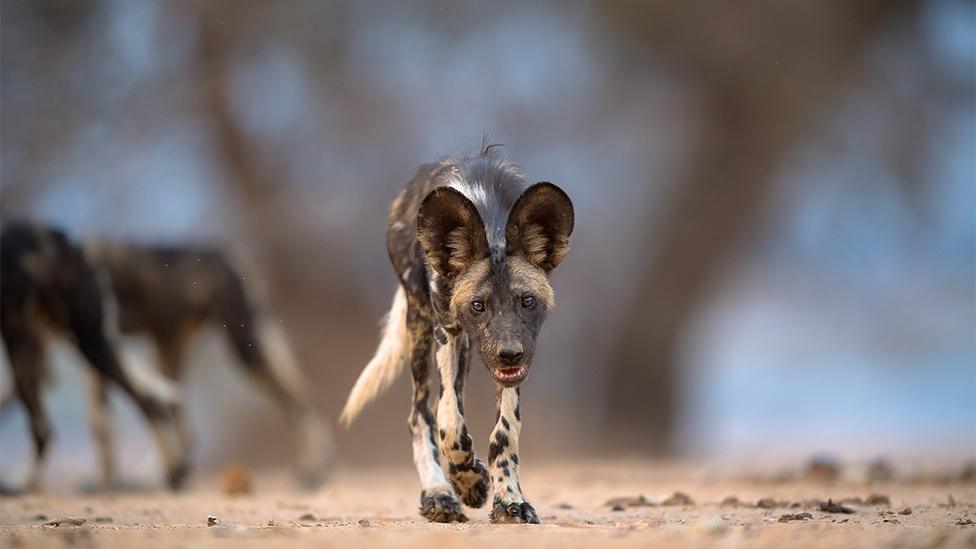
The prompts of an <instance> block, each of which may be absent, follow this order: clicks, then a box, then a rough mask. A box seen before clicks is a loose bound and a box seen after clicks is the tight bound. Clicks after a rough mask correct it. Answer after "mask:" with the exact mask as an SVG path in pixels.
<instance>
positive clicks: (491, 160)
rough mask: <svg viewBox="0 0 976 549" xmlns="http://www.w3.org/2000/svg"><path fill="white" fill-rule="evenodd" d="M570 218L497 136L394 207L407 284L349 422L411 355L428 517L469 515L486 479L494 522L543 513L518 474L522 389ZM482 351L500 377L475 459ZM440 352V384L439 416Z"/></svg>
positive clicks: (416, 442)
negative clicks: (435, 375) (481, 451)
mask: <svg viewBox="0 0 976 549" xmlns="http://www.w3.org/2000/svg"><path fill="white" fill-rule="evenodd" d="M573 221H574V218H573V205H572V202H571V201H570V199H569V197H568V196H566V193H564V192H563V191H562V190H561V189H559V187H557V186H555V185H553V184H552V183H536V184H535V185H531V186H529V185H528V184H526V182H525V179H524V178H523V176H522V173H521V171H520V170H519V168H518V167H516V166H515V165H514V164H512V163H511V162H509V161H508V160H507V159H505V158H504V157H502V156H501V155H500V154H498V153H497V152H495V151H493V150H492V147H491V146H484V147H482V149H481V151H480V152H479V153H478V154H474V155H470V156H459V157H448V158H445V159H443V160H441V161H439V162H437V163H434V164H427V165H424V166H421V168H420V169H419V171H418V172H417V175H416V176H415V177H414V178H413V180H411V181H410V182H409V183H407V186H406V188H405V189H404V190H403V191H402V192H401V193H400V195H399V196H398V197H397V198H396V200H395V201H394V203H393V207H392V210H391V212H390V218H389V223H388V226H387V233H386V236H387V249H388V251H389V255H390V261H391V263H392V264H393V268H394V270H395V271H396V274H397V277H398V279H399V287H398V289H397V292H396V295H395V297H394V299H393V306H392V307H391V309H390V312H389V316H388V318H387V320H386V327H385V329H384V332H383V338H382V341H381V342H380V345H379V348H378V350H377V352H376V355H375V356H374V357H373V359H372V360H371V361H370V362H369V364H367V366H366V368H365V369H364V370H363V372H362V374H360V376H359V379H358V380H357V381H356V384H355V386H354V387H353V389H352V392H351V394H350V395H349V399H348V401H347V403H346V406H345V409H344V410H343V413H342V420H343V422H345V423H346V425H348V424H349V423H350V422H351V421H352V420H353V419H354V418H355V417H356V415H357V414H358V413H359V412H360V411H361V410H362V408H363V406H365V405H366V403H368V402H369V401H370V400H372V399H373V398H375V397H376V396H377V395H378V394H379V393H380V392H381V391H382V390H383V389H384V388H386V387H387V386H388V385H389V384H390V383H391V382H392V381H393V379H394V378H395V377H396V374H397V372H398V371H399V370H400V369H401V368H402V367H403V366H404V365H405V364H407V363H409V365H410V369H411V372H412V374H413V406H412V408H411V410H410V415H409V418H408V425H409V427H410V431H411V433H412V435H413V459H414V464H415V465H416V467H417V471H418V473H419V474H420V483H421V486H422V491H421V493H420V513H421V515H423V516H424V517H427V518H428V519H430V520H433V521H436V522H463V521H466V520H467V517H465V515H464V513H463V512H462V509H461V505H460V502H459V500H458V498H459V497H460V501H463V502H464V503H465V504H466V505H468V506H469V507H481V506H482V505H484V503H485V501H486V500H487V497H488V489H489V485H490V486H491V490H492V492H493V493H494V505H493V508H492V511H491V515H490V517H491V520H492V522H524V523H534V524H537V523H538V522H539V517H538V516H537V515H536V512H535V510H534V509H533V508H532V505H530V504H529V503H528V502H527V501H526V500H525V497H524V496H523V494H522V488H521V486H519V480H518V472H519V456H518V442H519V433H520V431H521V425H522V417H521V415H520V410H519V398H520V395H519V385H520V384H521V383H522V382H523V381H524V380H525V379H526V377H527V376H528V374H529V367H530V365H531V364H532V358H533V355H534V354H535V344H536V336H537V335H538V333H539V329H540V328H541V327H542V323H543V321H544V320H545V318H546V314H547V313H548V311H549V310H550V309H552V307H553V291H552V287H551V286H550V285H549V275H550V274H551V273H552V271H553V269H555V268H556V266H558V265H559V263H560V262H561V261H562V260H563V258H564V257H565V256H566V253H567V251H568V250H569V237H570V234H571V233H572V231H573ZM472 347H474V348H476V349H477V350H478V352H479V354H480V355H481V358H482V361H483V362H484V364H485V366H486V367H487V369H488V373H489V374H490V375H491V377H492V378H493V380H494V381H495V384H496V399H495V400H496V406H497V413H498V417H497V421H496V424H495V428H494V430H493V431H492V433H491V438H490V446H489V449H488V462H487V464H486V463H485V462H484V461H482V460H481V459H480V458H479V457H477V456H476V455H475V453H474V450H473V449H472V441H471V436H470V435H469V434H468V428H467V426H466V425H465V423H464V399H463V393H464V380H465V377H466V375H467V372H468V368H469V365H470V361H471V348H472ZM432 357H433V359H434V360H433V362H436V364H437V369H438V371H439V373H440V387H441V395H440V399H439V401H438V403H437V408H436V410H437V416H436V422H435V419H434V413H433V410H432V408H431V394H430V393H431V381H432V378H431V374H430V364H431V362H432ZM442 467H443V468H442ZM445 469H446V472H447V474H446V475H445Z"/></svg>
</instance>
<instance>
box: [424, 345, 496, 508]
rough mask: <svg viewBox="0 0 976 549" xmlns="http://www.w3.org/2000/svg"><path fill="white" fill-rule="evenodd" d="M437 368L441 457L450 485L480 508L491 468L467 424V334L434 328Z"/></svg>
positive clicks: (465, 500)
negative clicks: (478, 452)
mask: <svg viewBox="0 0 976 549" xmlns="http://www.w3.org/2000/svg"><path fill="white" fill-rule="evenodd" d="M435 330H436V332H435V338H436V339H437V344H438V348H437V368H438V370H439V371H440V376H441V398H440V401H439V402H438V404H437V427H438V434H439V440H440V450H441V456H442V457H443V458H444V460H445V462H446V464H447V471H448V475H449V477H450V480H451V485H453V486H454V489H455V490H456V491H457V493H458V495H460V496H461V500H462V501H463V502H464V504H465V505H467V506H469V507H481V506H482V505H484V504H485V500H486V499H488V470H487V468H486V467H485V462H484V461H482V460H481V459H479V458H478V457H477V456H476V455H475V453H474V448H472V441H471V435H470V434H468V427H467V425H465V423H464V380H465V377H466V376H467V373H468V365H469V364H470V360H471V345H470V343H469V341H468V337H467V336H466V335H464V334H457V335H450V334H448V333H447V332H446V331H444V329H443V328H441V327H437V328H435Z"/></svg>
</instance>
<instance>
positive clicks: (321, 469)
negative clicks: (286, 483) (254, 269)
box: [230, 318, 335, 488]
mask: <svg viewBox="0 0 976 549" xmlns="http://www.w3.org/2000/svg"><path fill="white" fill-rule="evenodd" d="M250 322H251V325H248V324H247V323H244V324H243V325H241V324H240V323H239V324H237V325H235V326H233V328H231V329H230V336H231V337H230V339H231V343H232V344H233V346H234V349H235V350H236V352H237V355H238V357H239V359H240V361H241V364H242V365H243V366H244V367H245V368H246V369H247V372H248V374H250V376H251V379H253V380H254V381H255V382H256V383H257V384H258V385H260V386H261V387H262V388H263V389H264V390H265V391H266V392H267V393H268V394H269V395H270V396H271V398H273V399H274V401H275V402H276V403H277V404H278V405H279V406H280V407H281V409H282V410H284V412H285V414H286V416H287V417H288V423H289V427H291V429H292V430H293V431H294V433H295V436H296V438H297V439H298V440H297V442H298V463H299V470H300V474H301V480H302V483H303V484H304V485H305V486H306V487H308V488H317V487H319V486H321V485H322V484H323V483H324V482H325V480H326V479H327V478H328V473H329V469H330V468H331V466H332V460H333V458H334V454H335V449H334V448H333V445H332V433H331V431H330V430H329V427H328V425H326V424H324V423H322V421H321V418H320V417H319V415H318V413H317V412H316V411H315V407H314V406H313V405H312V399H311V397H310V396H309V384H308V381H307V380H306V379H305V376H304V375H302V372H301V370H299V368H298V366H297V365H296V364H295V360H294V358H293V357H292V353H291V348H290V347H289V346H288V342H287V341H286V340H285V337H284V333H283V332H282V330H281V329H280V328H279V327H278V326H277V325H275V324H274V323H272V322H269V321H267V320H266V319H262V320H256V319H253V318H252V319H251V321H250ZM255 324H257V325H255Z"/></svg>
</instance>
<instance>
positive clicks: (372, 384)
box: [339, 286, 407, 427]
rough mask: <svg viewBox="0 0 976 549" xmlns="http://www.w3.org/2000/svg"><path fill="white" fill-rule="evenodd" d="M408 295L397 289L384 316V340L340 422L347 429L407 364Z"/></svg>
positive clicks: (343, 412)
mask: <svg viewBox="0 0 976 549" xmlns="http://www.w3.org/2000/svg"><path fill="white" fill-rule="evenodd" d="M406 344H407V294H406V292H404V290H403V286H399V287H398V288H397V292H396V295H395V296H393V305H392V306H391V307H390V312H389V313H388V314H387V316H386V324H385V325H384V327H383V339H381V340H380V344H379V347H377V349H376V354H375V355H373V358H372V360H370V361H369V364H367V365H366V368H364V369H363V372H362V373H361V374H359V379H357V380H356V384H355V385H354V386H353V388H352V391H351V392H350V393H349V398H348V399H347V400H346V406H345V407H344V408H343V409H342V415H341V416H339V421H340V422H342V424H343V425H345V426H346V427H348V426H349V425H350V424H351V423H352V422H353V420H354V419H356V416H358V415H359V412H361V411H362V410H363V408H364V407H365V406H366V405H367V404H369V403H370V402H371V401H372V400H373V399H374V398H376V397H377V396H379V395H380V393H382V392H383V391H384V390H386V388H387V387H389V386H390V385H391V384H392V383H393V381H394V380H395V379H396V377H397V374H399V373H400V370H401V369H403V365H404V364H406V361H407V360H406V359H407V357H406V352H407V347H406Z"/></svg>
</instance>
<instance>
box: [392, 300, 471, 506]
mask: <svg viewBox="0 0 976 549" xmlns="http://www.w3.org/2000/svg"><path fill="white" fill-rule="evenodd" d="M415 303H416V302H414V301H411V302H410V304H409V305H408V306H407V338H408V340H409V344H408V351H407V352H408V356H409V357H410V371H411V374H412V375H413V406H412V407H411V408H410V416H409V418H408V420H407V422H408V425H409V426H410V433H411V434H412V435H413V463H414V465H415V466H416V467H417V473H418V474H419V475H420V485H421V487H422V490H421V492H420V514H421V515H423V516H424V517H426V518H428V519H429V520H432V521H435V522H465V521H467V520H468V518H467V517H466V516H464V513H463V512H462V511H461V502H460V501H458V498H457V495H455V493H454V489H453V488H451V485H450V483H449V482H448V481H447V478H446V477H445V476H444V470H443V469H441V466H440V459H439V458H440V450H439V449H438V448H437V443H436V442H435V441H434V430H435V428H436V427H435V425H434V414H433V412H432V411H431V407H430V382H431V376H430V370H431V368H430V363H431V339H433V332H432V325H431V322H430V319H429V318H428V317H427V316H426V314H425V313H424V312H423V311H422V309H421V308H420V307H419V306H416V305H415Z"/></svg>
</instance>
